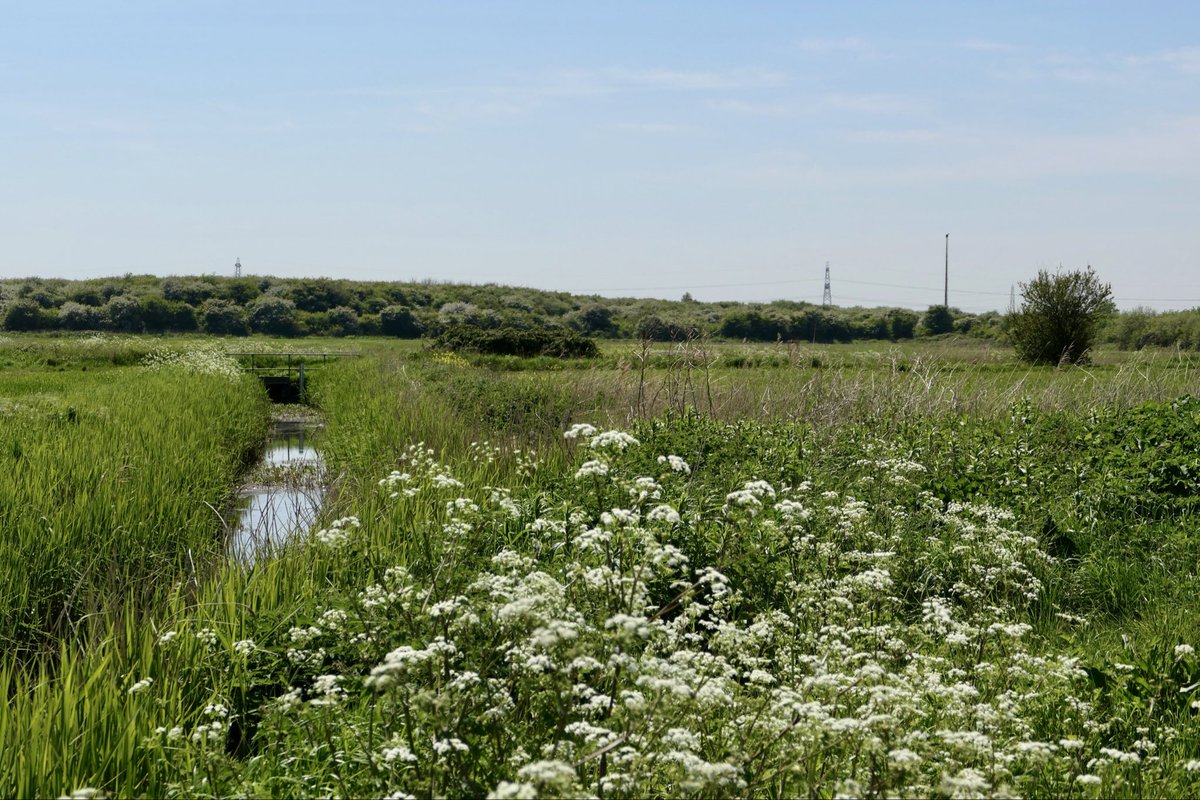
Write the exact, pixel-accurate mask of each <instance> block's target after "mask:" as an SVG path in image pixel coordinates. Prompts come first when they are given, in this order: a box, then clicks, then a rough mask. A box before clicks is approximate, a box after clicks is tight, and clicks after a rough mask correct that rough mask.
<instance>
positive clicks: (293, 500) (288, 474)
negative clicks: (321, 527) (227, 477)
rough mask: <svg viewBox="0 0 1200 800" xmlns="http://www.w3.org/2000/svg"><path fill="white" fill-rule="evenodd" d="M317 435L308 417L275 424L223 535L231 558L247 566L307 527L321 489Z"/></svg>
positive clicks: (316, 425)
mask: <svg viewBox="0 0 1200 800" xmlns="http://www.w3.org/2000/svg"><path fill="white" fill-rule="evenodd" d="M319 439H320V425H319V423H316V422H314V421H313V420H310V419H301V420H277V421H276V422H275V424H274V427H273V430H272V433H271V439H270V441H269V442H268V443H267V447H266V450H265V451H264V452H263V456H262V459H261V460H260V461H259V463H258V464H257V465H256V466H255V467H254V468H253V469H252V470H251V471H250V474H249V475H248V477H247V481H246V483H245V484H244V485H243V486H242V489H241V492H240V493H239V502H238V518H237V525H236V526H235V527H234V528H233V529H232V531H231V532H230V535H229V539H228V550H229V557H230V559H231V560H233V561H237V562H240V563H243V564H247V565H252V564H253V563H254V562H255V561H256V560H258V559H259V558H262V557H264V556H266V555H268V554H269V553H271V552H273V551H275V550H278V549H279V548H281V547H282V546H283V545H285V544H287V543H288V542H289V541H290V540H292V539H294V538H296V537H297V536H302V535H304V534H305V533H307V532H308V531H309V530H310V529H311V528H312V526H313V523H314V522H315V521H316V518H317V512H318V511H319V510H320V508H321V503H322V501H323V500H324V498H325V487H326V475H325V462H324V460H323V459H322V458H321V451H320V449H319V447H318V446H317V443H318V442H319Z"/></svg>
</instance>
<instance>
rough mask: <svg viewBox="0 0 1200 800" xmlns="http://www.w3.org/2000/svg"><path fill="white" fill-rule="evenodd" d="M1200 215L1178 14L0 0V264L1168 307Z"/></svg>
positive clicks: (1003, 6)
mask: <svg viewBox="0 0 1200 800" xmlns="http://www.w3.org/2000/svg"><path fill="white" fill-rule="evenodd" d="M1198 212H1200V3H1196V2H1194V0H1186V1H1185V2H1152V1H1151V2H1143V3H1136V4H1135V3H1131V2H1128V0H1122V1H1121V2H1106V1H1105V0H1088V1H1087V2H1082V1H1080V2H1066V1H1063V0H1038V1H1037V2H1021V1H1019V0H1014V1H1013V2H1003V3H982V2H978V3H977V2H966V0H955V2H938V1H937V0H928V1H927V2H900V0H895V1H894V2H870V1H868V0H862V1H856V0H846V2H832V0H827V1H825V2H801V1H799V0H793V1H792V2H754V1H753V0H745V1H742V2H709V1H708V0H688V1H687V2H671V1H669V0H663V1H662V2H645V1H643V2H624V1H623V0H603V2H582V1H579V2H577V1H575V0H571V1H570V2H567V1H566V0H554V1H553V2H541V1H540V0H529V1H528V2H509V0H486V1H483V0H481V1H480V2H461V1H459V0H439V2H401V0H389V1H388V2H352V1H351V0H346V2H329V0H320V1H319V2H314V1H312V0H236V2H235V1H233V0H203V1H202V2H192V1H190V0H86V1H80V2H68V1H66V0H28V1H27V0H5V2H3V3H0V276H5V277H19V276H29V275H37V276H42V277H63V278H83V277H98V276H109V275H120V274H124V273H127V272H132V273H135V274H142V273H153V274H157V275H168V274H202V273H204V274H232V272H233V264H234V260H235V259H237V258H240V259H241V262H242V264H243V267H244V270H245V272H246V273H248V274H268V275H276V276H280V277H284V276H328V277H344V278H354V279H363V280H410V279H431V280H435V281H456V282H457V281H465V282H472V283H485V282H495V283H502V284H511V285H517V286H530V287H535V288H540V289H552V290H563V291H570V292H577V293H586V294H599V295H608V296H647V297H664V298H678V297H680V296H681V295H683V293H685V292H689V293H690V294H691V295H692V296H693V297H695V298H696V299H697V300H744V301H768V300H775V299H789V300H806V301H811V302H820V301H821V295H822V289H823V279H824V272H825V266H826V263H828V264H829V267H830V274H831V279H832V294H833V300H834V303H835V304H837V305H867V306H877V305H902V306H909V307H912V308H924V307H926V306H928V305H930V304H934V303H940V302H941V299H942V293H943V278H944V275H943V271H944V269H945V262H946V250H947V245H948V250H949V272H950V277H949V294H950V303H951V305H952V306H957V307H959V308H961V309H963V310H966V311H984V310H988V309H998V310H1004V309H1005V308H1006V307H1007V306H1008V303H1009V298H1010V293H1011V292H1012V291H1013V289H1014V287H1016V291H1017V294H1018V300H1019V283H1020V282H1021V281H1027V280H1029V279H1031V278H1032V277H1034V276H1035V275H1036V274H1037V272H1038V271H1039V270H1042V269H1046V270H1051V271H1053V270H1057V269H1060V268H1062V269H1080V268H1084V267H1085V266H1088V265H1090V266H1092V267H1093V268H1094V269H1095V270H1096V272H1097V274H1098V275H1099V276H1100V278H1101V279H1102V280H1104V281H1107V282H1109V283H1111V284H1112V287H1113V295H1114V297H1115V298H1116V300H1117V302H1118V305H1119V306H1120V307H1122V308H1131V307H1135V306H1146V307H1150V308H1156V309H1162V310H1166V309H1174V308H1191V307H1196V306H1200V257H1198V255H1200V214H1198ZM947 234H949V237H948V238H947Z"/></svg>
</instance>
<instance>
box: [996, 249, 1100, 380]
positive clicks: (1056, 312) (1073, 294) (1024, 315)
mask: <svg viewBox="0 0 1200 800" xmlns="http://www.w3.org/2000/svg"><path fill="white" fill-rule="evenodd" d="M1021 297H1022V300H1023V303H1022V306H1021V309H1020V310H1019V311H1014V312H1013V313H1012V314H1010V315H1009V318H1008V335H1009V339H1010V340H1011V341H1012V343H1013V347H1014V348H1016V351H1017V355H1019V356H1020V357H1021V358H1023V359H1025V360H1026V361H1029V362H1031V363H1035V364H1060V363H1078V362H1083V361H1086V360H1087V357H1088V351H1089V350H1090V349H1091V347H1092V343H1093V341H1094V340H1095V338H1096V334H1097V332H1098V331H1099V328H1100V324H1101V322H1103V320H1104V318H1105V316H1106V315H1107V314H1109V313H1110V312H1111V311H1112V310H1113V303H1112V299H1111V298H1112V287H1110V286H1109V285H1108V284H1107V283H1101V282H1100V279H1099V278H1098V277H1096V273H1095V272H1093V271H1092V268H1091V267H1088V268H1087V269H1086V270H1075V271H1072V272H1059V273H1054V274H1052V273H1050V272H1048V271H1046V270H1041V271H1040V272H1038V275H1037V277H1036V278H1034V279H1033V280H1032V281H1030V282H1029V283H1022V284H1021Z"/></svg>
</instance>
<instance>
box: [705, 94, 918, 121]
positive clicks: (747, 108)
mask: <svg viewBox="0 0 1200 800" xmlns="http://www.w3.org/2000/svg"><path fill="white" fill-rule="evenodd" d="M709 107H710V108H713V109H715V110H717V111H729V112H733V113H738V114H747V115H752V116H763V117H781V118H789V117H804V116H812V115H816V114H826V113H830V112H849V113H854V114H868V115H873V114H900V115H903V114H913V113H918V112H922V111H926V110H928V108H929V102H928V101H926V100H923V99H921V98H918V97H913V96H911V95H904V94H882V93H870V92H866V93H855V92H831V93H826V94H820V95H814V96H811V97H804V98H789V99H774V100H744V99H739V98H722V99H719V100H713V101H712V102H711V103H709Z"/></svg>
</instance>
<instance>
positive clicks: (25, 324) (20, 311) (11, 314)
mask: <svg viewBox="0 0 1200 800" xmlns="http://www.w3.org/2000/svg"><path fill="white" fill-rule="evenodd" d="M46 322H47V320H46V319H45V316H44V314H43V313H42V307H41V306H39V305H38V304H37V303H35V302H34V301H33V300H14V301H13V302H11V303H9V304H8V306H6V307H5V309H4V329H5V330H6V331H36V330H38V329H39V328H43V327H46Z"/></svg>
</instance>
